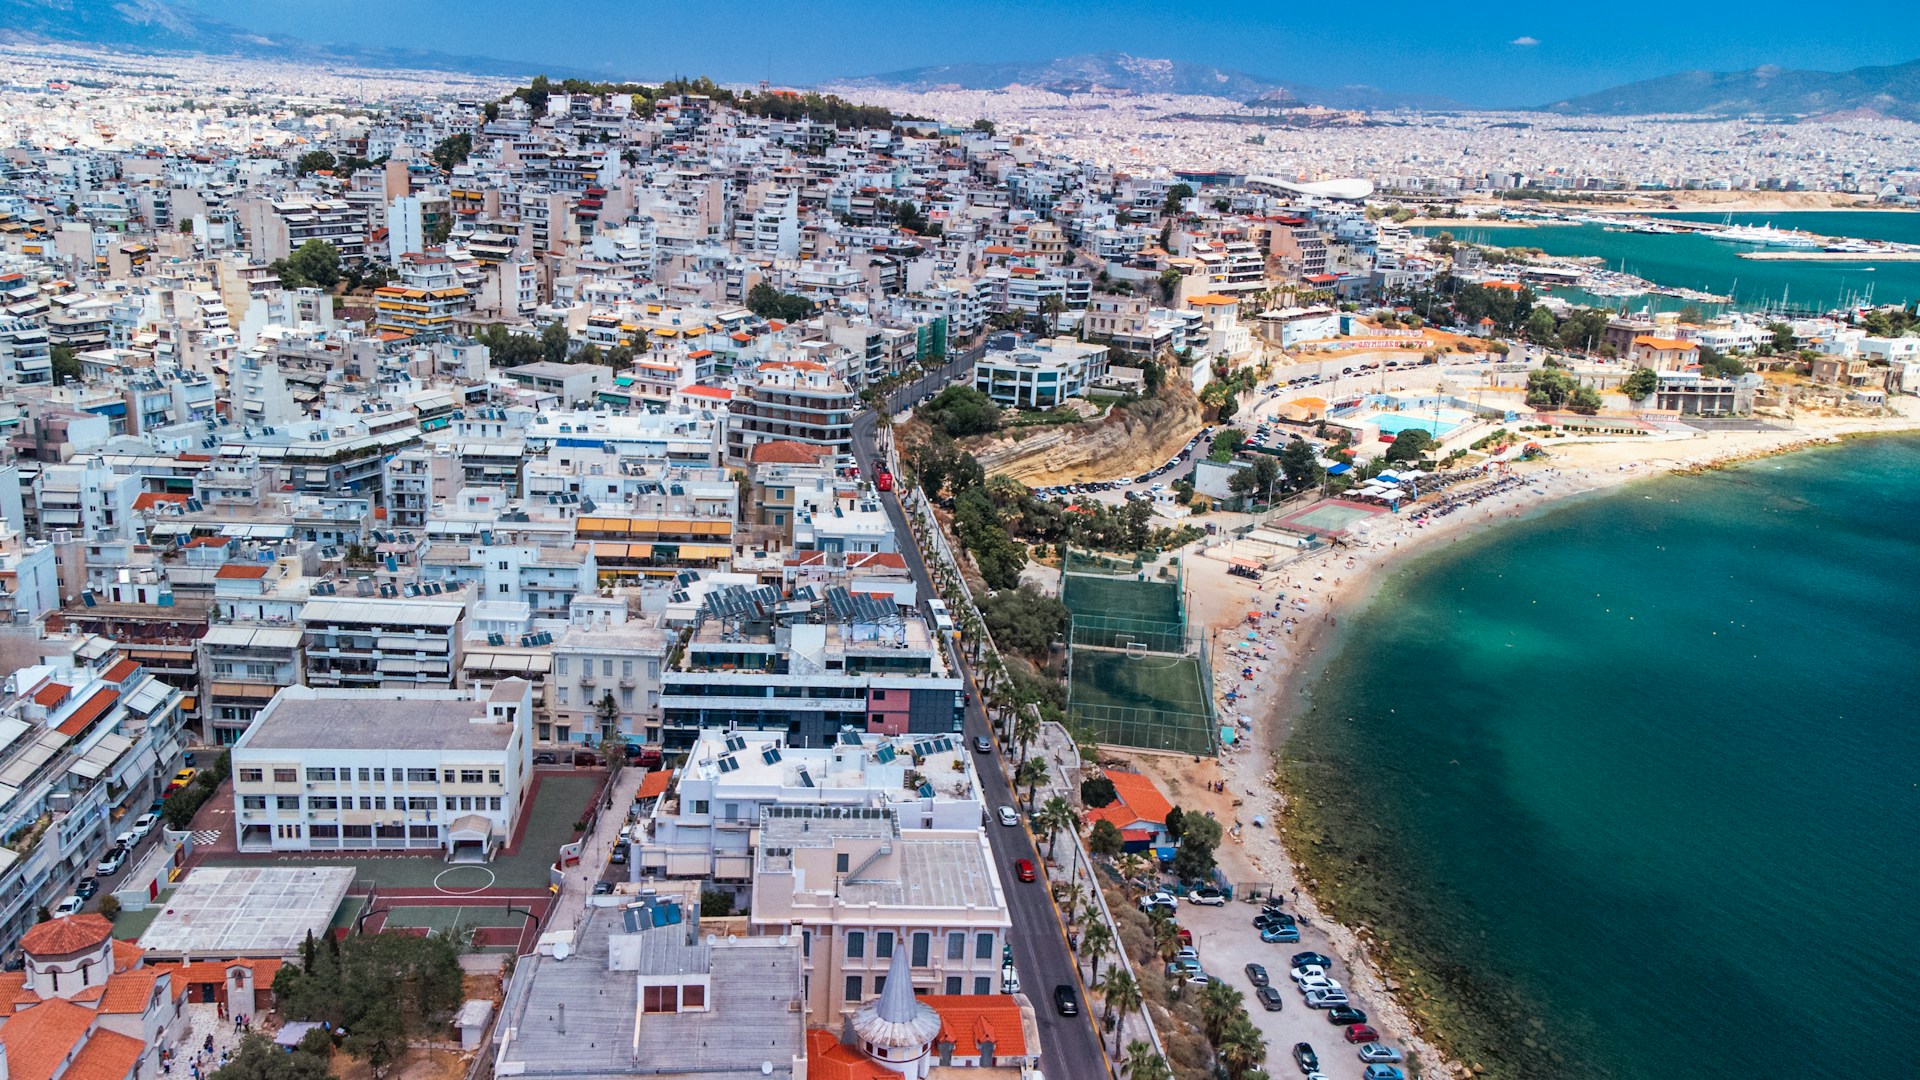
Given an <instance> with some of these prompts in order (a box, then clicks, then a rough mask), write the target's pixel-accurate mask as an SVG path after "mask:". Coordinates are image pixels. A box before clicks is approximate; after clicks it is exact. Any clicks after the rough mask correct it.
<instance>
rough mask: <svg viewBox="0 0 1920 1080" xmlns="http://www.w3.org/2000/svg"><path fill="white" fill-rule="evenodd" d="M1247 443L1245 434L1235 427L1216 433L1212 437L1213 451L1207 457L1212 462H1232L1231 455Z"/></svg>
mask: <svg viewBox="0 0 1920 1080" xmlns="http://www.w3.org/2000/svg"><path fill="white" fill-rule="evenodd" d="M1246 441H1247V433H1246V432H1245V431H1242V430H1241V429H1239V428H1237V427H1230V428H1227V429H1225V430H1223V431H1217V432H1215V433H1214V435H1213V450H1212V452H1210V453H1209V454H1208V455H1207V457H1208V458H1210V459H1211V460H1213V461H1223V462H1224V461H1232V460H1233V455H1234V454H1235V453H1237V452H1238V451H1239V450H1240V447H1241V446H1242V445H1243V444H1245V443H1246Z"/></svg>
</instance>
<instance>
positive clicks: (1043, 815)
mask: <svg viewBox="0 0 1920 1080" xmlns="http://www.w3.org/2000/svg"><path fill="white" fill-rule="evenodd" d="M1036 824H1038V825H1040V826H1041V827H1042V828H1044V829H1046V830H1047V859H1048V860H1049V861H1051V860H1052V859H1053V845H1054V841H1056V840H1058V839H1060V830H1061V829H1072V830H1073V831H1074V832H1079V831H1080V812H1079V811H1078V810H1075V809H1074V808H1073V804H1072V803H1070V802H1068V801H1067V800H1065V799H1063V798H1061V797H1060V796H1058V795H1055V796H1054V797H1053V798H1051V799H1048V800H1047V802H1046V805H1045V806H1042V807H1041V808H1040V817H1039V820H1038V821H1037V822H1036Z"/></svg>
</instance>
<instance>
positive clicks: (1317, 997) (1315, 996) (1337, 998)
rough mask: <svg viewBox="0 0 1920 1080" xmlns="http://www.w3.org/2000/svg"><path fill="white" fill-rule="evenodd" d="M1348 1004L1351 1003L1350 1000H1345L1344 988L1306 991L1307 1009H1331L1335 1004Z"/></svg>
mask: <svg viewBox="0 0 1920 1080" xmlns="http://www.w3.org/2000/svg"><path fill="white" fill-rule="evenodd" d="M1349 1004H1352V1002H1350V1001H1348V1000H1347V992H1346V991H1345V990H1309V991H1307V1008H1309V1009H1331V1008H1333V1007H1334V1006H1335V1005H1349Z"/></svg>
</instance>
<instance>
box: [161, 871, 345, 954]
mask: <svg viewBox="0 0 1920 1080" xmlns="http://www.w3.org/2000/svg"><path fill="white" fill-rule="evenodd" d="M353 877H354V869H353V867H351V866H300V867H289V866H261V867H252V866H202V867H199V868H197V869H194V870H190V871H188V872H187V876H186V877H184V878H182V879H180V884H179V885H177V886H175V887H174V890H173V895H172V896H171V897H169V898H168V899H167V900H166V901H165V903H164V904H163V905H162V906H161V909H160V914H158V915H156V916H154V920H153V924H152V925H151V926H149V927H147V932H146V933H144V934H142V935H140V947H141V948H142V949H145V950H147V951H148V952H150V953H157V954H159V955H161V956H163V957H175V956H177V957H182V958H185V959H215V960H224V959H228V958H237V957H292V956H295V955H298V954H299V952H300V943H301V942H302V941H305V940H306V938H307V935H308V934H309V933H311V934H313V936H314V937H316V938H318V937H321V936H324V935H325V934H326V932H327V926H328V924H329V923H331V922H332V921H333V913H334V912H335V911H337V910H339V907H340V902H341V901H342V900H345V899H346V896H347V889H348V888H349V887H350V886H352V885H353Z"/></svg>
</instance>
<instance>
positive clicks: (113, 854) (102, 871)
mask: <svg viewBox="0 0 1920 1080" xmlns="http://www.w3.org/2000/svg"><path fill="white" fill-rule="evenodd" d="M126 861H127V851H126V849H125V848H114V849H113V850H112V851H109V852H107V855H106V858H103V859H101V860H100V861H99V862H98V863H95V864H94V867H93V872H94V873H95V874H98V875H99V876H101V877H112V876H113V875H115V874H117V873H119V872H120V867H121V866H123V865H125V864H126Z"/></svg>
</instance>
